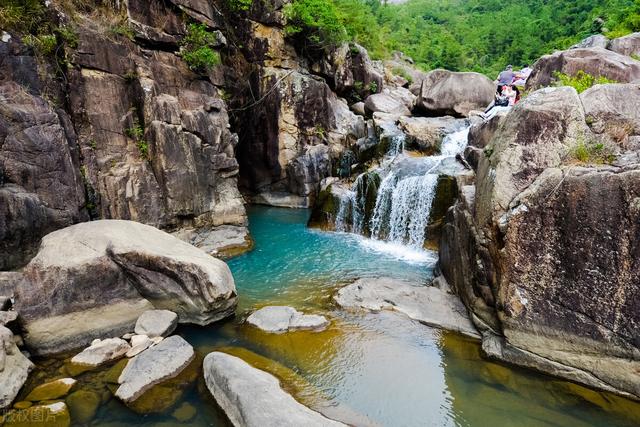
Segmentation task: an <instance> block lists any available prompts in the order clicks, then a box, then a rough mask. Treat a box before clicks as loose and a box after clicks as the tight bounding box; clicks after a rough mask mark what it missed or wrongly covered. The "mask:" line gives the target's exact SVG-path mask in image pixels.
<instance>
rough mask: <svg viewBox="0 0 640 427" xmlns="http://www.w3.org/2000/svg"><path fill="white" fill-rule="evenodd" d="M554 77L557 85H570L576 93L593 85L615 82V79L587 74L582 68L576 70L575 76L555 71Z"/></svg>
mask: <svg viewBox="0 0 640 427" xmlns="http://www.w3.org/2000/svg"><path fill="white" fill-rule="evenodd" d="M554 77H555V78H556V80H557V82H556V84H557V85H558V86H571V87H572V88H574V89H575V90H577V91H578V93H582V92H584V91H585V90H587V89H589V88H590V87H592V86H594V85H602V84H608V83H617V82H616V81H615V80H610V79H608V78H606V77H602V76H600V77H595V76H592V75H591V74H587V73H585V72H584V71H582V70H581V71H578V72H577V73H576V75H575V76H569V75H567V74H564V73H559V72H556V73H555V74H554Z"/></svg>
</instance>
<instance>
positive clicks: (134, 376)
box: [115, 335, 196, 402]
mask: <svg viewBox="0 0 640 427" xmlns="http://www.w3.org/2000/svg"><path fill="white" fill-rule="evenodd" d="M195 357H196V354H195V351H194V350H193V347H191V345H189V343H187V342H186V341H185V340H184V339H183V338H182V337H179V336H177V335H176V336H172V337H169V338H166V339H165V340H163V341H162V342H161V343H160V344H158V345H156V346H154V347H152V348H150V349H148V350H145V351H144V352H142V353H141V354H139V355H138V356H136V357H135V358H133V359H131V360H130V361H129V363H128V364H127V366H126V367H125V368H124V371H122V374H121V375H120V378H118V383H119V384H120V387H118V390H116V393H115V395H116V397H118V398H119V399H120V400H122V401H124V402H132V401H134V400H136V399H137V398H138V397H140V396H141V395H142V394H143V393H144V392H145V391H147V390H148V389H150V388H151V387H153V386H154V385H156V384H159V383H161V382H162V381H164V380H167V379H169V378H173V377H175V376H177V375H178V374H180V372H182V370H184V369H185V368H186V367H187V366H188V365H189V364H190V363H191V362H192V361H193V359H194V358H195Z"/></svg>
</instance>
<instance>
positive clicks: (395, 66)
mask: <svg viewBox="0 0 640 427" xmlns="http://www.w3.org/2000/svg"><path fill="white" fill-rule="evenodd" d="M408 59H409V58H408V57H406V56H404V55H396V56H395V57H394V58H393V59H390V60H386V61H384V62H383V65H384V71H385V79H386V80H387V82H388V83H389V84H394V85H398V84H399V83H400V81H398V77H400V78H401V79H402V81H401V82H402V84H400V86H408V89H409V91H410V92H411V93H413V94H414V95H416V96H418V95H419V94H420V87H421V86H422V81H423V80H424V79H425V77H426V76H427V73H425V72H423V71H420V70H418V69H417V68H415V66H414V64H413V61H408Z"/></svg>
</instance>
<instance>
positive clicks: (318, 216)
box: [307, 185, 340, 231]
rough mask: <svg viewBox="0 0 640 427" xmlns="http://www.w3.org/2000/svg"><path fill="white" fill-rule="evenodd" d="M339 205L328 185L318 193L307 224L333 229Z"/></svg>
mask: <svg viewBox="0 0 640 427" xmlns="http://www.w3.org/2000/svg"><path fill="white" fill-rule="evenodd" d="M339 205H340V201H339V200H336V197H335V196H334V195H333V192H332V191H331V185H329V186H328V187H327V188H325V189H324V190H322V191H321V192H320V193H319V194H318V197H317V198H316V203H315V206H314V208H313V211H312V212H311V217H310V218H309V222H308V223H307V226H308V227H311V228H319V229H321V230H325V231H326V230H332V229H334V228H335V224H334V223H335V218H336V214H337V212H338V207H339Z"/></svg>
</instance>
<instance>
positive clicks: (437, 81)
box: [416, 70, 496, 117]
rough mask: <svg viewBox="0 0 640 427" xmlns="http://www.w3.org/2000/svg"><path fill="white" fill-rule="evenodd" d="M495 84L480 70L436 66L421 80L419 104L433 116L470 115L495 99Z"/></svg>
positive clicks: (423, 110)
mask: <svg viewBox="0 0 640 427" xmlns="http://www.w3.org/2000/svg"><path fill="white" fill-rule="evenodd" d="M495 92H496V86H495V84H494V83H493V82H492V81H491V80H490V79H489V78H488V77H487V76H485V75H483V74H479V73H456V72H452V71H447V70H434V71H431V72H430V73H428V74H427V75H426V77H425V78H424V80H423V81H422V86H421V89H420V95H419V96H418V100H417V101H416V107H417V108H418V109H419V110H421V111H422V112H424V113H425V114H427V115H430V116H445V115H451V116H455V117H467V116H469V113H470V112H471V111H472V110H484V109H485V108H487V106H488V105H489V104H490V103H491V102H492V101H493V99H494V96H495Z"/></svg>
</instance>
